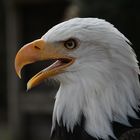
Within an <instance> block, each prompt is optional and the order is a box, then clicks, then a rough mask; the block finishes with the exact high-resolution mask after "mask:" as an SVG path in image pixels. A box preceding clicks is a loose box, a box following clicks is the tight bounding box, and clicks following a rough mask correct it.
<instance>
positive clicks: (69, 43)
mask: <svg viewBox="0 0 140 140" xmlns="http://www.w3.org/2000/svg"><path fill="white" fill-rule="evenodd" d="M64 46H65V48H67V49H69V50H72V49H75V48H76V47H77V41H76V40H75V39H69V40H67V41H65V42H64Z"/></svg>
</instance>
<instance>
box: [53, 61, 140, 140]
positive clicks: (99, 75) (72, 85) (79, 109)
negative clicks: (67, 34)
mask: <svg viewBox="0 0 140 140" xmlns="http://www.w3.org/2000/svg"><path fill="white" fill-rule="evenodd" d="M110 63H111V64H110ZM113 63H114V62H113V60H112V61H110V62H109V61H106V60H104V63H103V64H102V65H99V64H98V63H97V64H95V63H94V64H93V65H89V64H87V65H84V66H83V68H82V70H81V71H79V72H77V73H66V74H65V73H64V74H62V77H63V78H62V79H61V76H60V77H59V79H61V80H60V81H61V85H60V88H59V91H58V92H57V95H56V102H55V107H54V113H53V126H52V129H53V128H54V127H55V122H56V121H57V122H58V124H59V122H60V119H62V120H63V124H64V125H65V126H66V128H67V130H68V131H69V130H71V131H73V128H74V125H75V124H77V123H79V121H80V120H79V116H80V115H81V113H83V114H84V116H85V118H86V124H85V130H86V131H87V132H88V133H89V134H90V135H91V136H94V137H97V138H99V137H100V138H103V139H105V140H107V139H108V136H109V135H110V136H112V137H115V136H114V134H113V132H112V128H111V122H112V121H116V122H119V123H122V124H125V125H129V122H128V119H127V116H131V117H133V118H137V116H136V114H135V112H134V110H133V108H135V109H136V110H137V109H138V107H137V105H138V100H139V99H138V97H139V91H140V90H139V82H138V75H137V73H136V72H135V71H134V70H133V69H131V68H129V69H128V66H126V65H125V64H124V66H121V67H119V66H118V67H117V68H116V67H115V66H116V64H114V65H113ZM99 66H100V67H99ZM110 66H111V67H110ZM113 66H114V67H113ZM64 77H65V79H64Z"/></svg>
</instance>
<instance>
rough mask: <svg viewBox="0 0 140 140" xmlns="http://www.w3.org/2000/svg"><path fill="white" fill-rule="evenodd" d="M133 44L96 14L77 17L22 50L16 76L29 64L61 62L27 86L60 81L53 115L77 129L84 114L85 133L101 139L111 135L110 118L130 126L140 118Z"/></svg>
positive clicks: (69, 127) (35, 77) (136, 67)
mask: <svg viewBox="0 0 140 140" xmlns="http://www.w3.org/2000/svg"><path fill="white" fill-rule="evenodd" d="M129 44H130V42H129V40H128V39H127V38H125V37H124V35H123V34H121V33H120V32H119V31H118V30H117V29H116V28H115V27H114V26H113V25H111V24H110V23H108V22H106V21H105V20H101V19H97V18H74V19H71V20H68V21H65V22H63V23H60V24H58V25H56V26H54V27H53V28H52V29H50V30H49V31H48V32H47V33H46V34H45V35H43V36H42V38H41V39H38V40H35V41H33V42H31V43H29V44H27V45H25V46H24V47H23V48H21V49H20V51H19V52H18V54H17V56H16V61H15V67H16V71H17V74H18V75H19V76H20V71H21V69H22V68H23V66H25V65H26V64H30V63H34V62H36V61H42V60H50V59H53V60H56V61H55V62H54V63H53V64H52V65H51V66H50V67H48V68H45V69H43V70H42V71H41V72H39V73H38V74H36V75H35V76H34V77H33V78H32V79H31V80H30V81H29V82H28V84H27V88H28V89H30V88H32V87H34V86H36V85H38V84H39V83H41V82H42V81H43V80H44V79H46V78H48V77H52V78H54V79H57V80H59V81H60V88H59V91H58V92H57V94H56V102H55V106H54V113H53V126H52V130H53V129H54V127H55V122H56V121H57V123H58V124H59V122H60V120H61V119H62V120H63V124H64V125H65V126H66V128H67V130H68V131H73V128H74V125H75V124H78V123H79V116H80V115H81V113H82V114H83V115H84V117H85V119H86V123H85V127H84V129H85V131H86V132H87V133H88V134H90V135H91V136H94V137H96V138H103V139H108V136H112V137H114V135H113V132H112V128H111V122H112V121H116V122H119V123H122V124H125V125H129V122H128V118H127V116H130V117H133V118H136V117H137V116H136V114H135V111H134V110H133V109H136V110H137V109H138V103H139V97H140V93H139V92H140V87H139V80H138V73H139V67H138V65H137V60H136V56H135V53H134V52H133V50H132V48H131V47H130V45H129Z"/></svg>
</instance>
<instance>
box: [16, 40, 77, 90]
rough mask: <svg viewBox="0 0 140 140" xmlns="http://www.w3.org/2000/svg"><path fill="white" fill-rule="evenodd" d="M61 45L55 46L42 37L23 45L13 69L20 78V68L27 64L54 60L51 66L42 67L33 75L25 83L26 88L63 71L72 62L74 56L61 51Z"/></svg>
mask: <svg viewBox="0 0 140 140" xmlns="http://www.w3.org/2000/svg"><path fill="white" fill-rule="evenodd" d="M60 47H61V46H59V47H56V46H53V45H52V44H51V43H48V42H45V41H44V40H43V39H38V40H35V41H33V42H31V43H29V44H27V45H25V46H23V47H22V48H21V49H20V50H19V51H18V53H17V55H16V58H15V70H16V73H17V75H18V76H19V77H20V78H21V70H22V68H23V67H24V66H25V65H27V64H31V63H34V62H37V61H43V60H46V61H47V60H56V61H55V62H54V63H53V64H52V65H51V66H49V67H47V68H45V69H43V70H42V71H40V72H38V73H37V74H36V75H35V76H33V77H32V78H31V79H30V80H29V81H28V83H27V89H31V88H32V87H34V86H36V85H38V84H40V83H41V82H42V81H43V80H44V79H47V78H48V77H51V76H54V75H56V74H59V73H61V72H63V71H64V69H65V68H67V67H68V66H70V65H71V64H73V62H74V60H75V59H74V58H72V57H70V56H67V55H64V54H62V53H61V49H60Z"/></svg>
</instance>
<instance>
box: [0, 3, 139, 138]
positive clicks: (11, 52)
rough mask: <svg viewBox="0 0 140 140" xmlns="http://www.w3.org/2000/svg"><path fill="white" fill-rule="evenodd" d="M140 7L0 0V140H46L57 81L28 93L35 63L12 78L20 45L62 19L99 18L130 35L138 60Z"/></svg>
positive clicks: (132, 4)
mask: <svg viewBox="0 0 140 140" xmlns="http://www.w3.org/2000/svg"><path fill="white" fill-rule="evenodd" d="M139 7H140V4H139V2H138V0H73V1H72V0H0V140H25V139H26V140H48V139H49V134H50V129H51V115H52V110H53V103H54V95H55V93H56V91H57V88H58V84H55V85H54V84H42V85H41V86H39V87H37V88H35V89H33V90H32V91H29V92H28V93H27V92H26V81H27V79H28V77H30V75H31V73H32V70H33V69H36V67H34V68H32V69H31V68H28V70H25V71H24V72H23V77H24V78H23V80H19V79H18V78H17V75H16V74H15V71H14V58H15V54H16V52H17V51H18V49H19V48H21V47H22V46H23V45H24V44H26V43H28V42H31V41H33V40H34V39H37V38H40V37H41V36H42V35H43V34H44V33H45V32H46V31H47V30H48V29H50V28H51V27H53V26H54V25H55V24H57V23H60V22H61V21H64V20H66V19H69V18H72V17H75V16H79V17H98V18H103V19H106V20H107V21H109V22H111V23H112V24H114V25H115V27H117V28H118V29H119V30H120V31H121V32H122V33H123V34H124V35H125V36H126V37H127V38H129V40H130V41H131V42H132V44H133V46H132V47H133V48H134V50H135V52H136V54H137V56H138V59H139V58H140V48H139V46H140V42H139V40H140V39H139V33H140V27H139V26H140V15H139V13H140V8H139ZM25 77H27V78H25ZM30 93H31V94H30Z"/></svg>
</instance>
